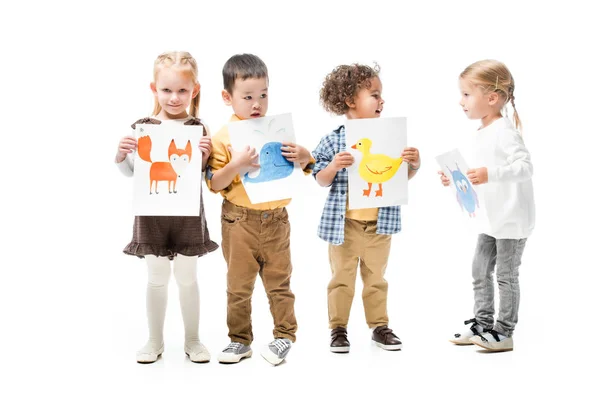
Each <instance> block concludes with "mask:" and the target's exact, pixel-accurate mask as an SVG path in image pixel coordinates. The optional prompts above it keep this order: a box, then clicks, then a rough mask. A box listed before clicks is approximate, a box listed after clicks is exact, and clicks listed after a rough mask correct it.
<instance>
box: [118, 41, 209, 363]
mask: <svg viewBox="0 0 600 400" xmlns="http://www.w3.org/2000/svg"><path fill="white" fill-rule="evenodd" d="M150 89H151V90H152V93H153V94H154V111H153V115H152V117H150V118H142V119H139V120H137V121H136V122H134V123H133V125H131V128H132V129H134V131H135V126H136V125H137V124H162V125H173V126H175V125H199V126H202V127H203V129H204V136H203V137H202V139H201V140H200V143H199V144H198V148H199V149H200V151H201V152H202V169H203V170H204V169H205V167H206V162H207V160H208V157H209V155H210V153H211V151H212V145H211V139H210V135H209V133H208V129H207V127H206V125H204V123H203V122H202V120H200V119H198V111H199V104H200V83H198V66H197V63H196V60H195V59H194V58H193V57H192V55H191V54H190V53H188V52H183V51H182V52H168V53H163V54H161V55H159V56H158V57H157V59H156V60H155V62H154V81H153V82H152V83H150ZM188 109H189V112H188ZM136 149H137V141H136V139H135V137H134V133H133V134H130V135H129V136H125V137H123V138H122V139H121V140H120V142H119V148H118V151H117V155H116V158H115V162H116V164H117V166H118V168H119V170H121V172H123V174H124V175H126V176H132V175H133V170H134V164H133V160H134V158H133V152H134V151H136ZM141 151H142V149H141V148H140V155H141ZM200 199H201V200H200V210H199V212H198V215H197V216H193V217H172V216H136V217H135V221H134V225H133V239H132V240H131V243H129V244H128V245H127V246H126V247H125V249H124V250H123V252H124V253H125V254H129V255H134V256H138V257H140V258H145V260H146V264H147V265H148V286H147V290H146V311H147V317H148V330H149V338H148V342H147V343H146V345H145V346H144V347H142V348H141V349H140V350H139V351H138V352H137V357H136V358H137V361H138V362H139V363H144V364H146V363H153V362H155V361H156V360H157V359H158V357H160V355H161V354H162V353H163V350H164V342H163V326H164V321H165V313H166V310H167V294H168V293H167V288H168V283H169V278H170V275H171V263H170V260H173V275H174V276H175V280H176V281H177V285H178V287H179V301H180V305H181V314H182V316H183V323H184V327H185V343H184V350H185V353H186V354H187V355H188V356H189V358H190V360H191V361H193V362H197V363H204V362H208V361H209V360H210V354H209V352H208V350H206V348H205V347H204V345H202V343H201V342H200V340H199V338H198V323H199V313H200V311H199V310H200V305H199V293H198V283H197V281H196V263H197V260H198V257H201V256H203V255H204V254H207V253H209V252H211V251H214V250H216V249H217V248H218V246H217V244H216V243H215V242H213V241H212V240H210V236H209V233H208V229H207V227H206V220H205V217H204V206H203V203H202V195H201V196H200Z"/></svg>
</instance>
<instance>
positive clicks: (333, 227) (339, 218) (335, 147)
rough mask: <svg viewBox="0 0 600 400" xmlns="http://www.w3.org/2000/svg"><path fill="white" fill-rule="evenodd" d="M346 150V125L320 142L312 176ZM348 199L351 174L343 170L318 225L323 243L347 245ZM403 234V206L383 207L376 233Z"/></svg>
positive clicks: (378, 218)
mask: <svg viewBox="0 0 600 400" xmlns="http://www.w3.org/2000/svg"><path fill="white" fill-rule="evenodd" d="M345 150H346V131H345V128H344V126H343V125H341V126H340V127H339V128H338V129H336V130H334V131H333V132H331V133H330V134H328V135H326V136H325V137H323V138H322V139H321V142H320V143H319V145H318V146H317V148H316V149H315V150H314V151H313V157H314V158H315V160H316V164H315V168H314V169H313V176H316V175H317V173H318V172H319V171H321V170H322V169H323V168H325V167H327V165H329V163H330V162H331V161H332V160H333V157H334V156H335V155H336V154H337V153H339V152H341V151H345ZM347 196H348V171H346V168H344V169H342V170H341V171H339V172H338V173H337V175H336V176H335V178H334V180H333V182H332V184H331V187H330V189H329V194H328V195H327V200H326V201H325V207H323V213H322V214H321V222H320V223H319V228H318V235H319V237H320V238H321V239H323V240H325V241H327V242H329V243H331V244H334V245H340V244H342V243H344V226H345V221H346V199H347ZM400 230H401V220H400V206H392V207H380V208H379V213H378V215H377V233H378V234H382V235H391V234H394V233H398V232H400Z"/></svg>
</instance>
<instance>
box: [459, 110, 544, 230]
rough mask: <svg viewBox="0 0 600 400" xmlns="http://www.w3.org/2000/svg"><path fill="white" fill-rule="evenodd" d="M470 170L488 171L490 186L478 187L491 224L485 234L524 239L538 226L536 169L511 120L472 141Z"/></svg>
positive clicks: (487, 129)
mask: <svg viewBox="0 0 600 400" xmlns="http://www.w3.org/2000/svg"><path fill="white" fill-rule="evenodd" d="M473 150H474V151H473V161H474V162H473V163H472V164H471V165H470V168H479V167H487V170H488V183H486V184H483V185H479V186H477V189H478V192H479V193H480V195H481V196H482V197H483V204H484V205H485V209H486V212H487V215H488V224H487V226H485V228H484V229H483V233H485V234H486V235H489V236H492V237H494V238H496V239H521V238H526V237H528V236H529V235H531V232H532V231H533V227H534V226H535V202H534V199H533V184H532V181H531V176H532V175H533V165H532V164H531V156H530V155H529V151H527V148H526V147H525V144H524V143H523V138H522V137H521V135H520V134H519V132H518V131H517V130H516V129H515V128H514V126H513V124H512V123H511V122H510V120H509V119H508V118H499V119H497V120H496V121H494V122H492V123H491V124H490V125H488V126H487V127H485V128H480V129H479V130H478V131H477V132H476V133H475V135H474V138H473Z"/></svg>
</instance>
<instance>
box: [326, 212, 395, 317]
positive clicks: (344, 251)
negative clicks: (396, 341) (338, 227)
mask: <svg viewBox="0 0 600 400" xmlns="http://www.w3.org/2000/svg"><path fill="white" fill-rule="evenodd" d="M376 230H377V221H357V220H353V219H346V226H345V228H344V243H342V244H341V245H340V246H334V245H332V244H330V245H329V263H330V265H331V272H332V274H333V276H332V277H331V281H330V282H329V285H328V286H327V302H328V306H329V328H330V329H334V328H337V327H340V326H341V327H344V328H345V327H346V326H347V325H348V318H349V316H350V308H351V307H352V299H353V298H354V284H355V282H356V270H357V266H358V264H359V261H360V276H361V278H362V281H363V287H364V288H363V292H362V299H363V305H364V307H365V317H366V320H367V324H368V325H369V328H374V327H376V326H382V325H387V324H388V315H387V290H388V283H387V281H386V280H385V279H384V278H383V275H384V273H385V269H386V267H387V262H388V257H389V255H390V244H391V242H392V237H391V235H378V234H377V233H375V232H376Z"/></svg>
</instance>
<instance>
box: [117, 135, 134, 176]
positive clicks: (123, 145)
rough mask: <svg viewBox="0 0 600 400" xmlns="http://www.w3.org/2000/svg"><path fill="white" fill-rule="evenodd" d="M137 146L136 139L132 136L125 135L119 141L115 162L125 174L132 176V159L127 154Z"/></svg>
mask: <svg viewBox="0 0 600 400" xmlns="http://www.w3.org/2000/svg"><path fill="white" fill-rule="evenodd" d="M136 147H137V140H135V137H133V136H125V137H123V138H122V139H121V140H120V141H119V147H118V150H117V155H116V156H115V163H116V164H117V166H118V167H119V170H121V172H122V173H123V174H124V175H125V176H133V160H132V159H131V157H127V155H129V154H132V153H133V152H134V151H135V149H136Z"/></svg>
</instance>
